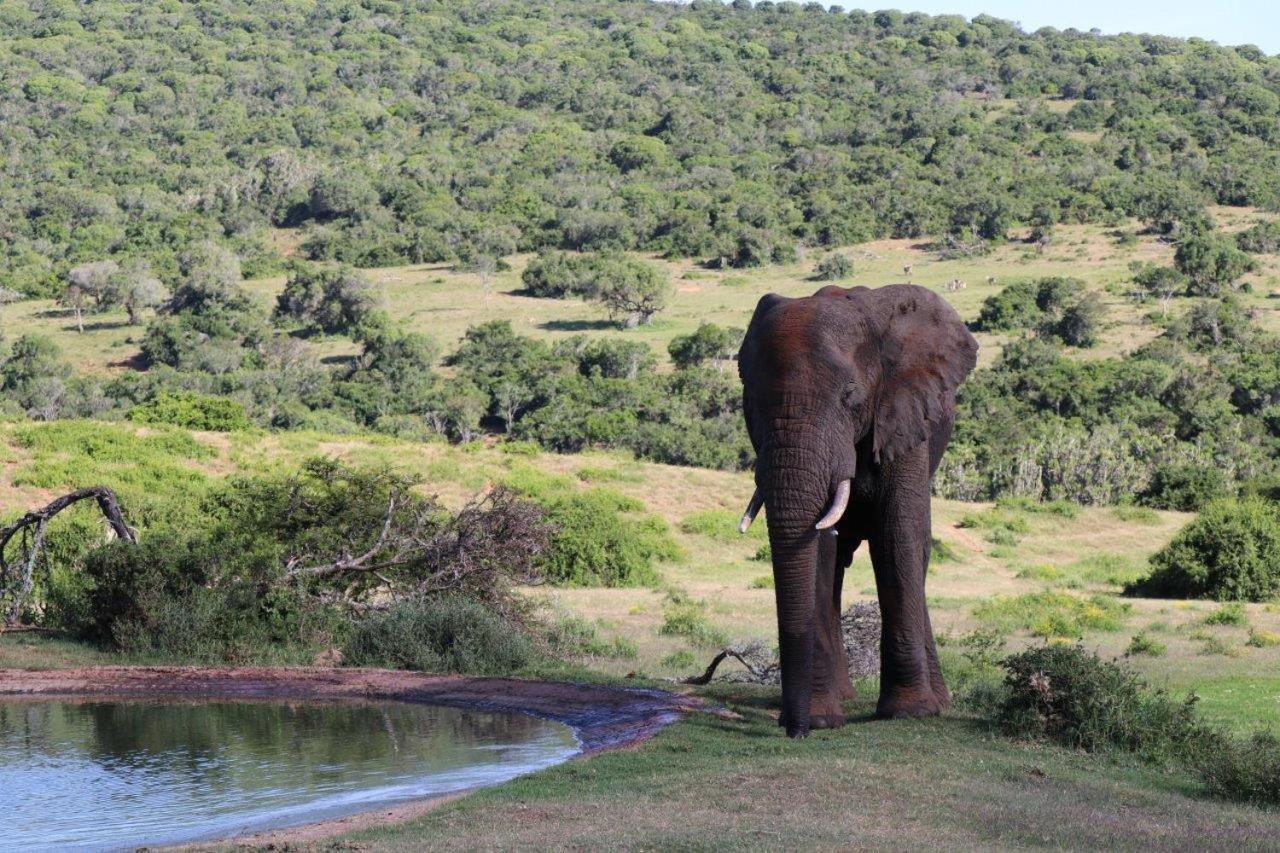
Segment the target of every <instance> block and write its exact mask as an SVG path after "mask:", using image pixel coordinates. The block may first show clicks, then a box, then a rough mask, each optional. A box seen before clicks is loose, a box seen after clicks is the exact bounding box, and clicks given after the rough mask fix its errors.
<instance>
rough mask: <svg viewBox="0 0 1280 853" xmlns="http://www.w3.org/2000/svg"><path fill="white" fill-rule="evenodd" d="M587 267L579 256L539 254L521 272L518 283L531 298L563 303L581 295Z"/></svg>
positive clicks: (549, 252)
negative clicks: (562, 301)
mask: <svg viewBox="0 0 1280 853" xmlns="http://www.w3.org/2000/svg"><path fill="white" fill-rule="evenodd" d="M587 266H588V264H587V261H586V260H585V259H584V257H583V256H581V255H572V254H570V253H568V252H555V251H542V252H539V253H538V256H537V257H536V258H534V259H533V260H531V261H530V262H529V264H528V266H526V267H525V268H524V272H522V273H521V274H520V281H521V282H522V283H523V284H524V289H525V291H526V292H527V293H528V294H529V295H530V296H541V297H544V298H551V299H563V298H565V297H566V296H575V295H580V294H581V293H582V292H583V290H584V283H585V280H586V277H587Z"/></svg>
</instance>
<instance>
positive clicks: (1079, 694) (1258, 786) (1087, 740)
mask: <svg viewBox="0 0 1280 853" xmlns="http://www.w3.org/2000/svg"><path fill="white" fill-rule="evenodd" d="M1002 666H1003V668H1004V672H1005V678H1004V684H1003V689H1002V690H1001V691H1000V692H999V694H998V697H997V699H996V702H995V706H994V712H993V719H994V721H995V723H996V725H998V726H999V727H1000V728H1001V729H1003V730H1004V731H1005V732H1006V733H1008V734H1011V735H1013V736H1015V737H1020V738H1045V739H1049V740H1053V741H1056V742H1058V743H1061V744H1063V745H1065V746H1068V747H1070V748H1072V749H1084V750H1088V751H1090V752H1095V751H1107V750H1119V751H1127V752H1134V753H1138V754H1140V755H1142V756H1144V757H1145V758H1147V759H1149V760H1154V761H1160V762H1163V763H1175V764H1181V765H1183V766H1185V767H1186V768H1187V769H1189V770H1190V771H1192V772H1193V773H1194V774H1195V775H1196V776H1197V777H1198V778H1199V779H1200V780H1201V782H1202V783H1203V784H1204V785H1205V787H1206V789H1207V790H1208V792H1209V793H1210V794H1213V795H1215V796H1219V797H1223V798H1225V799H1231V800H1238V801H1244V802H1250V803H1255V804H1258V805H1275V804H1277V803H1280V739H1277V738H1276V736H1275V735H1274V734H1272V733H1269V732H1265V731H1264V732H1258V733H1256V734H1254V735H1253V736H1252V737H1251V738H1247V739H1242V738H1238V737H1235V736H1233V735H1231V734H1230V733H1228V732H1225V731H1223V730H1222V729H1221V728H1219V727H1217V726H1214V725H1212V724H1210V723H1207V722H1205V721H1204V719H1203V718H1201V717H1200V715H1199V714H1198V713H1197V711H1196V707H1195V703H1196V699H1195V697H1194V696H1190V697H1188V698H1187V699H1186V700H1184V701H1181V702H1179V701H1176V700H1174V699H1173V698H1172V697H1170V696H1168V695H1167V694H1166V693H1165V692H1164V691H1162V690H1152V689H1151V688H1150V687H1149V686H1148V685H1147V684H1146V682H1145V681H1143V680H1142V679H1141V678H1140V677H1139V676H1138V675H1137V674H1136V673H1134V672H1133V671H1132V670H1131V669H1129V668H1128V667H1126V666H1124V665H1122V664H1120V663H1116V662H1112V661H1104V660H1102V659H1101V658H1099V657H1098V656H1097V655H1096V654H1095V653H1092V652H1088V651H1085V649H1084V648H1082V647H1081V646H1079V645H1074V646H1072V645H1048V646H1041V647H1036V648H1031V649H1028V650H1026V651H1024V652H1020V653H1018V654H1014V655H1011V656H1009V657H1007V658H1005V659H1004V661H1002Z"/></svg>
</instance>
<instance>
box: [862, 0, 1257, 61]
mask: <svg viewBox="0 0 1280 853" xmlns="http://www.w3.org/2000/svg"><path fill="white" fill-rule="evenodd" d="M839 5H841V6H844V7H846V8H862V9H868V10H870V11H874V10H875V9H884V8H890V9H894V8H896V9H901V10H902V11H904V12H928V13H929V14H931V15H942V14H949V15H964V16H965V17H966V18H973V17H975V16H977V15H984V14H985V15H992V16H994V17H997V18H1003V19H1005V20H1007V21H1018V22H1019V23H1021V24H1022V28H1023V29H1024V30H1026V31H1027V32H1033V31H1035V30H1038V29H1040V28H1041V27H1056V28H1058V29H1060V30H1065V29H1067V28H1068V27H1074V28H1075V29H1077V30H1082V31H1086V32H1087V31H1088V30H1091V29H1093V28H1095V27H1096V28H1097V29H1100V30H1102V32H1104V33H1107V34H1112V33H1126V32H1129V33H1155V34H1158V35H1166V36H1179V37H1182V38H1186V37H1188V36H1198V37H1200V38H1203V39H1209V40H1211V41H1216V42H1218V43H1219V44H1223V45H1238V44H1252V45H1256V46H1257V47H1259V48H1261V49H1262V51H1263V52H1264V53H1267V54H1273V55H1274V54H1278V53H1280V0H1235V2H1232V0H1216V2H1215V0H1200V2H1192V0H1071V2H1066V3H1064V2H1049V3H1046V2H1036V0H897V2H894V0H882V2H881V3H880V4H879V5H876V4H875V3H870V4H864V3H857V2H844V3H840V4H839Z"/></svg>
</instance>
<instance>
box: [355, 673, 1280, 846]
mask: <svg viewBox="0 0 1280 853" xmlns="http://www.w3.org/2000/svg"><path fill="white" fill-rule="evenodd" d="M704 693H705V694H706V695H707V696H709V697H710V698H712V699H715V700H719V701H721V702H725V703H726V704H727V706H728V708H729V709H730V710H732V711H733V712H735V713H736V714H737V715H738V718H737V719H725V718H722V717H715V716H711V715H706V714H699V715H695V716H693V717H691V718H689V719H687V720H686V721H684V722H681V723H678V724H677V725H675V726H672V727H670V728H668V729H665V730H664V731H662V732H661V733H659V734H658V735H657V736H656V737H655V738H653V739H652V740H651V741H649V742H648V743H646V744H644V745H643V746H641V747H639V748H637V749H633V750H625V751H621V752H613V753H606V754H604V755H600V756H597V757H595V758H592V759H591V760H590V761H586V762H570V763H569V764H565V765H561V766H559V767H555V768H551V769H549V770H545V771H542V772H539V773H536V774H532V775H530V776H526V777H522V778H520V779H518V780H515V781H513V782H511V783H509V784H506V785H502V786H499V787H496V788H489V789H485V790H482V791H479V792H477V793H475V794H473V795H471V796H469V797H466V798H464V799H462V800H459V801H456V802H454V803H450V804H447V805H445V806H444V807H442V808H440V809H438V810H436V811H434V812H430V813H428V814H427V815H425V816H423V817H420V818H418V819H415V820H413V821H411V822H409V823H406V824H402V825H398V826H382V827H375V828H371V829H366V830H362V831H359V832H355V833H350V834H348V835H346V836H344V837H343V838H342V839H341V841H340V843H347V844H351V845H357V846H358V848H359V849H367V850H375V851H376V850H391V849H397V850H399V849H411V848H417V847H425V846H429V847H430V848H431V849H433V850H457V849H494V848H498V849H542V848H547V847H558V848H560V847H568V848H574V849H610V850H612V849H626V850H632V849H647V850H652V849H681V850H721V849H724V850H728V849H743V848H767V849H778V848H788V849H810V848H841V849H844V848H848V847H849V846H851V845H852V846H855V847H858V848H862V849H868V848H869V849H882V848H883V849H902V847H903V845H904V839H907V838H909V839H910V842H909V843H908V844H907V846H909V847H921V848H924V847H943V848H947V849H977V848H982V849H1025V848H1032V847H1034V848H1056V849H1118V850H1143V849H1151V848H1161V847H1171V846H1177V847H1189V848H1208V847H1214V848H1218V847H1222V846H1240V847H1243V848H1246V849H1250V848H1258V847H1265V846H1268V845H1269V844H1270V842H1271V841H1272V840H1273V839H1274V838H1275V837H1276V833H1277V832H1280V814H1278V813H1275V812H1269V811H1263V810H1259V809H1254V808H1249V807H1244V806H1236V805H1231V804H1224V803H1221V802H1217V801H1213V800H1209V799H1207V798H1205V797H1204V796H1203V789H1202V788H1201V787H1200V785H1199V783H1198V782H1196V781H1195V780H1193V779H1192V778H1191V777H1189V776H1188V775H1186V774H1184V773H1182V772H1176V771H1174V772H1171V771H1168V770H1164V769H1160V768H1156V767H1152V766H1150V765H1147V764H1144V763H1142V762H1141V761H1138V760H1136V759H1130V758H1128V757H1125V756H1109V757H1107V758H1105V759H1103V758H1099V757H1097V756H1089V755H1082V754H1078V753H1075V752H1071V751H1068V750H1065V749H1060V748H1057V747H1037V748H1034V749H1029V748H1027V747H1026V746H1023V745H1021V744H1018V743H1016V742H1013V741H1010V740H1008V739H1006V738H1004V737H1001V736H998V735H995V734H992V733H991V732H990V731H989V730H988V729H987V728H986V726H984V725H983V724H980V723H978V722H977V721H975V720H973V719H969V718H965V717H962V716H947V717H943V718H940V719H935V720H925V721H912V720H907V721H898V722H866V721H865V718H866V716H867V715H868V714H869V712H870V710H871V708H872V700H871V699H865V700H861V701H859V702H857V703H856V704H854V705H853V706H852V707H851V709H850V710H851V711H852V712H853V713H854V714H855V715H857V716H858V718H859V721H858V722H855V723H852V724H850V725H848V726H846V727H845V728H843V729H840V730H837V731H823V732H815V733H814V734H813V735H811V736H810V737H809V738H808V739H807V740H805V741H800V742H792V741H788V740H786V739H785V738H783V737H781V736H780V735H779V734H778V731H777V725H776V722H775V717H774V715H773V712H772V706H773V703H774V701H775V698H774V693H773V691H769V690H763V689H757V688H750V687H744V686H733V685H730V686H724V687H718V688H715V689H712V690H707V691H704ZM1117 803H1123V804H1124V808H1122V809H1117Z"/></svg>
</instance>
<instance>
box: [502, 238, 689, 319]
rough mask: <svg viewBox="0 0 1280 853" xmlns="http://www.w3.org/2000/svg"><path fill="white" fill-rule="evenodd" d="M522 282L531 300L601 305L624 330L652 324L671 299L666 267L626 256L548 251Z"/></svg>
mask: <svg viewBox="0 0 1280 853" xmlns="http://www.w3.org/2000/svg"><path fill="white" fill-rule="evenodd" d="M520 278H521V281H522V282H523V283H524V287H525V292H526V293H528V294H530V295H531V296H545V297H552V298H557V299H562V298H564V297H566V296H578V297H581V298H582V299H585V300H587V301H588V302H598V303H600V304H601V305H602V306H604V309H605V310H606V311H607V312H609V316H610V317H612V318H614V319H615V320H616V321H618V323H619V324H620V325H621V326H623V327H624V328H630V327H632V326H639V325H643V324H646V323H649V322H651V321H652V320H653V317H654V315H655V314H657V313H658V312H660V311H661V310H662V309H663V308H665V307H666V304H667V299H668V298H669V297H670V295H671V285H670V282H668V281H667V278H666V274H665V273H664V272H663V271H662V269H661V268H659V267H658V266H656V265H654V264H651V263H648V262H647V261H643V260H640V259H638V258H633V257H631V256H629V255H625V254H622V253H620V252H593V253H587V254H570V253H568V252H544V253H542V254H539V255H538V257H536V258H534V259H533V260H532V261H530V262H529V265H528V266H527V267H525V270H524V272H523V273H521V274H520Z"/></svg>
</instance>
